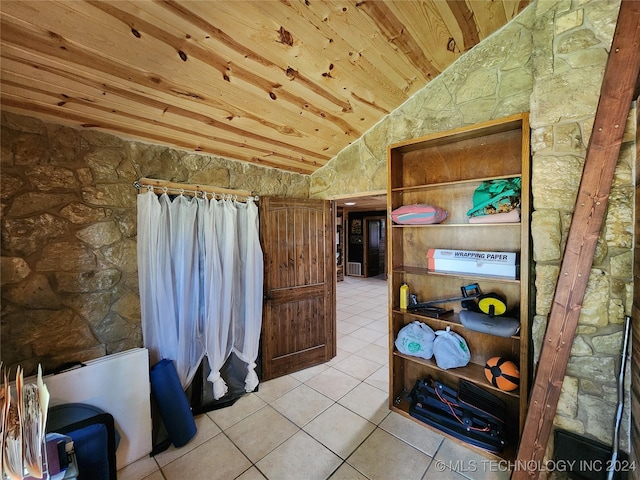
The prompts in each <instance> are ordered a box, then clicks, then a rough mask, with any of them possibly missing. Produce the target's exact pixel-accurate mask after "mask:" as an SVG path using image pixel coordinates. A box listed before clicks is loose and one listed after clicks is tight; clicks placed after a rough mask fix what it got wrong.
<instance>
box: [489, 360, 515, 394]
mask: <svg viewBox="0 0 640 480" xmlns="http://www.w3.org/2000/svg"><path fill="white" fill-rule="evenodd" d="M484 374H485V376H486V377H487V380H489V382H490V383H491V385H493V386H494V387H498V388H499V389H500V390H504V391H506V392H510V391H511V390H515V389H516V388H518V385H520V370H518V367H517V365H516V364H515V363H513V362H512V361H511V360H507V359H506V358H502V357H493V358H490V359H489V360H487V363H486V364H485V366H484Z"/></svg>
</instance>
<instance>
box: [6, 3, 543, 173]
mask: <svg viewBox="0 0 640 480" xmlns="http://www.w3.org/2000/svg"><path fill="white" fill-rule="evenodd" d="M529 1H530V0H466V1H465V0H421V1H418V0H415V1H408V0H401V1H391V0H376V1H373V0H364V1H353V0H351V1H347V0H327V1H320V0H282V1H272V0H253V1H242V0H218V1H211V0H209V1H195V0H190V1H178V0H164V1H163V0H157V1H150V0H144V1H125V0H108V1H104V0H76V1H68V0H46V1H37V0H29V1H24V0H18V1H16V0H2V1H1V2H0V22H1V23H0V38H1V43H0V54H1V62H2V63H1V72H2V76H1V82H2V85H1V87H2V93H1V97H0V101H1V107H2V109H3V110H4V111H11V112H14V113H19V114H24V115H30V116H35V117H38V118H42V119H43V120H46V121H52V122H56V123H61V124H65V125H70V126H74V127H78V128H89V129H98V130H101V131H105V132H109V133H113V134H115V135H118V136H120V137H122V138H127V139H135V140H142V141H147V142H152V143H157V144H163V145H169V146H174V147H177V148H180V149H185V150H192V151H200V152H204V153H208V154H214V155H220V156H224V157H227V158H232V159H237V160H243V161H247V162H252V163H256V164H260V165H263V166H270V167H276V168H280V169H283V170H288V171H293V172H301V173H305V174H308V173H312V172H313V171H315V170H316V169H318V168H320V167H321V166H322V165H324V164H325V163H327V162H328V161H329V160H330V159H331V158H332V157H333V156H335V155H336V154H337V153H338V152H339V151H340V150H342V149H343V148H344V147H346V146H347V145H348V144H349V143H350V142H352V141H354V140H355V139H357V138H358V137H360V136H361V135H362V134H363V133H364V132H365V131H366V130H367V129H369V128H370V127H371V126H373V125H374V124H375V123H376V122H377V121H378V120H380V118H382V117H383V116H384V115H386V114H387V113H389V112H391V111H392V110H394V109H395V108H396V107H398V106H399V105H400V104H402V103H403V102H404V101H405V100H407V98H409V97H410V96H411V95H412V94H413V93H415V92H416V91H418V90H419V89H420V88H422V87H423V86H424V85H425V84H426V83H428V82H429V81H430V80H432V79H433V78H434V77H435V76H437V75H438V74H439V73H440V72H442V71H443V70H444V69H445V68H447V67H448V66H449V65H450V64H451V63H452V62H453V61H455V60H456V59H457V58H458V57H459V56H460V55H461V54H462V53H464V52H465V51H466V50H469V49H470V48H471V47H473V46H474V45H476V44H477V43H478V42H480V41H482V40H483V39H484V38H486V37H487V36H488V35H490V34H491V33H493V32H495V31H496V30H498V29H499V28H500V27H502V26H503V25H504V24H505V23H507V22H508V21H509V20H511V19H512V18H513V17H514V16H515V15H516V14H517V13H519V12H520V11H521V10H522V9H523V8H524V7H525V6H527V4H528V3H529Z"/></svg>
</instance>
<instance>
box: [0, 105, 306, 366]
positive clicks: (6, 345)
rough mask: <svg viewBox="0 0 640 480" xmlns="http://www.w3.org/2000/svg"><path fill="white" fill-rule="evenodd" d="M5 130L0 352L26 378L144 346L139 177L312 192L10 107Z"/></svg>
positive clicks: (289, 178)
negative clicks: (138, 238)
mask: <svg viewBox="0 0 640 480" xmlns="http://www.w3.org/2000/svg"><path fill="white" fill-rule="evenodd" d="M1 128H2V131H1V141H2V150H1V162H2V164H1V165H2V175H1V177H0V182H1V185H0V187H1V190H0V199H1V215H2V217H1V222H2V246H1V253H2V255H1V257H0V261H1V265H0V266H1V271H0V281H1V285H2V289H1V298H0V300H1V302H2V313H1V315H2V316H1V324H0V328H1V329H0V341H1V344H0V354H1V358H2V361H3V362H4V363H5V365H8V366H9V367H15V366H16V365H18V364H20V365H22V367H23V368H24V369H25V373H26V374H27V375H29V374H32V373H34V372H35V370H36V367H37V365H38V363H41V364H42V365H43V368H44V369H45V372H50V371H52V370H54V369H56V368H58V367H60V366H62V365H65V364H68V363H73V362H82V361H86V360H90V359H93V358H97V357H100V356H103V355H106V354H109V353H114V352H119V351H123V350H126V349H129V348H132V347H138V346H142V333H141V324H140V297H139V294H138V274H137V255H136V248H137V244H136V193H137V192H136V190H135V188H134V186H133V182H134V181H135V180H137V179H138V178H140V177H150V178H159V179H164V180H170V181H175V182H183V183H194V184H204V185H213V186H217V187H223V188H231V189H240V190H249V191H251V192H254V193H255V194H258V195H278V196H290V197H298V198H305V197H308V192H309V179H308V177H307V176H304V175H299V174H288V173H285V172H282V171H280V170H275V169H268V168H261V167H256V166H253V165H249V164H247V163H243V162H237V161H231V160H226V159H223V158H219V157H211V156H206V155H199V154H194V153H187V152H183V151H178V150H174V149H171V148H167V147H161V146H157V145H148V144H143V143H136V142H126V141H123V140H121V139H119V138H117V137H115V136H112V135H106V134H103V133H99V132H95V131H79V130H75V129H72V128H68V127H63V126H60V125H52V124H47V123H44V122H42V121H40V120H36V119H33V118H30V117H23V116H19V115H12V114H8V113H3V114H2V121H1Z"/></svg>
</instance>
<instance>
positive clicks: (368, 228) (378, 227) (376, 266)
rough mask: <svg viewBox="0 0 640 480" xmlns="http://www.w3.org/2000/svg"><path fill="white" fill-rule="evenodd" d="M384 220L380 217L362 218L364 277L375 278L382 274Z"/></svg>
mask: <svg viewBox="0 0 640 480" xmlns="http://www.w3.org/2000/svg"><path fill="white" fill-rule="evenodd" d="M384 218H385V217H381V216H375V217H364V233H365V246H364V257H365V260H364V276H365V277H375V276H376V275H379V274H381V273H384V260H385V247H384V242H385V235H384V229H385V226H384Z"/></svg>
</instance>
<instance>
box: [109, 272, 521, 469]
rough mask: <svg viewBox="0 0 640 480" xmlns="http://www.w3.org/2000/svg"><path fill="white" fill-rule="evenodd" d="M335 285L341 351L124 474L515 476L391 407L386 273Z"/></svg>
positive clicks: (208, 419) (271, 384)
mask: <svg viewBox="0 0 640 480" xmlns="http://www.w3.org/2000/svg"><path fill="white" fill-rule="evenodd" d="M336 294H337V330H338V355H337V356H336V357H335V358H333V359H332V360H331V361H330V362H328V363H326V364H323V365H319V366H316V367H312V368H309V369H307V370H303V371H300V372H297V373H294V374H291V375H287V376H284V377H280V378H277V379H274V380H271V381H268V382H264V383H261V384H260V387H259V391H258V392H256V393H252V394H249V395H245V396H244V397H242V398H241V399H240V400H238V401H237V402H236V403H235V404H234V405H233V406H231V407H228V408H225V409H221V410H217V411H212V412H208V413H207V414H203V415H199V416H198V417H196V423H197V426H198V433H197V435H196V437H195V438H194V439H193V440H192V441H191V442H189V444H187V445H186V446H184V447H182V448H180V449H175V448H174V447H170V448H169V449H168V450H167V451H165V452H162V453H160V454H159V455H157V456H155V457H153V458H144V459H142V460H139V461H138V462H136V463H134V464H132V465H129V466H128V467H126V468H124V469H122V470H120V471H119V472H118V478H119V479H121V480H143V479H144V480H163V479H165V480H187V479H188V480H198V479H203V480H205V479H206V480H233V479H238V480H264V479H265V478H266V479H268V480H286V479H291V480H313V479H317V480H324V479H329V478H330V479H331V480H343V479H353V480H366V479H372V480H374V479H375V480H465V479H472V480H476V479H482V480H493V479H496V480H498V479H499V480H502V479H508V478H509V472H508V471H504V468H502V467H503V466H502V465H501V464H499V463H498V462H493V461H490V460H488V459H487V458H485V457H483V456H481V455H478V454H477V453H475V452H472V451H471V450H468V449H466V448H464V447H462V446H460V445H458V444H457V443H454V442H451V441H450V440H446V439H444V437H442V436H441V435H439V434H437V433H434V432H433V431H431V430H430V429H427V428H424V427H422V426H420V425H418V424H416V423H414V422H412V421H411V420H408V419H406V418H404V417H402V416H400V415H398V414H396V413H391V412H390V411H389V409H388V405H387V402H388V401H387V396H388V375H389V371H388V334H387V328H388V326H387V311H388V310H387V298H388V292H387V282H386V281H385V280H384V279H380V278H377V277H372V278H358V277H349V276H346V277H345V279H344V281H342V282H339V283H338V284H337V292H336ZM450 467H451V468H454V469H456V470H458V472H459V473H458V472H455V471H452V470H451V469H450Z"/></svg>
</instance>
